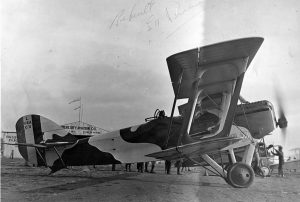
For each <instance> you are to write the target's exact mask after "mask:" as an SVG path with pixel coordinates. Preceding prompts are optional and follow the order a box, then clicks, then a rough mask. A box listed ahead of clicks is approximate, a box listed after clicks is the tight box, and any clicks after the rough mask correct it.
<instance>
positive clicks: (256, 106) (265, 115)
mask: <svg viewBox="0 0 300 202" xmlns="http://www.w3.org/2000/svg"><path fill="white" fill-rule="evenodd" d="M234 124H235V125H237V126H242V127H245V128H247V129H248V130H249V131H250V133H251V135H252V137H253V138H255V139H260V138H263V137H264V136H265V135H269V134H270V133H271V132H272V131H273V130H274V129H275V128H276V118H275V113H274V108H273V105H272V103H271V102H269V101H267V100H263V101H258V102H253V103H246V104H240V105H238V106H237V108H236V113H235V117H234Z"/></svg>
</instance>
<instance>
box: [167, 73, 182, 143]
mask: <svg viewBox="0 0 300 202" xmlns="http://www.w3.org/2000/svg"><path fill="white" fill-rule="evenodd" d="M182 76H183V70H181V73H180V75H179V78H178V89H177V92H176V94H175V97H174V101H173V106H172V112H171V119H170V123H169V128H168V136H167V142H166V148H167V147H168V143H169V138H170V133H171V128H172V123H173V116H174V110H175V106H176V102H177V98H178V95H179V92H180V87H181V81H182Z"/></svg>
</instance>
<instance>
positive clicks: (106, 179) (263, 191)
mask: <svg viewBox="0 0 300 202" xmlns="http://www.w3.org/2000/svg"><path fill="white" fill-rule="evenodd" d="M110 168H111V167H110V166H97V168H96V169H92V167H91V172H83V171H82V167H77V168H73V169H68V170H67V169H65V170H61V171H59V172H57V173H55V174H54V175H53V176H48V175H47V174H48V173H49V170H48V169H46V168H34V167H26V166H24V161H23V160H21V159H13V160H12V159H7V158H2V159H1V201H2V202H5V201H52V202H54V201H55V202H58V201H143V202H146V201H164V202H165V201H185V202H187V201H205V202H206V201H300V172H298V171H297V172H293V173H288V174H286V177H285V178H280V177H276V175H272V176H271V177H267V178H260V177H256V178H255V181H254V183H253V184H252V186H251V187H249V188H246V189H236V188H232V187H231V186H229V185H228V184H226V182H225V181H224V180H223V179H221V178H219V177H215V176H203V173H204V171H203V170H202V169H200V168H196V169H195V168H194V170H192V171H184V172H183V175H176V171H175V168H172V169H173V170H172V174H171V175H166V174H164V166H163V165H162V164H159V165H157V166H156V174H149V173H137V172H124V171H122V170H121V167H120V166H118V167H117V171H110ZM133 170H134V171H135V170H136V168H133Z"/></svg>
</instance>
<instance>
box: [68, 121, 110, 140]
mask: <svg viewBox="0 0 300 202" xmlns="http://www.w3.org/2000/svg"><path fill="white" fill-rule="evenodd" d="M62 127H63V128H64V129H65V130H66V131H68V132H69V133H72V134H74V135H87V136H93V135H102V134H104V133H107V132H109V131H107V130H105V129H103V128H100V127H97V126H93V125H91V124H88V123H84V122H79V121H77V122H72V123H67V124H64V125H62Z"/></svg>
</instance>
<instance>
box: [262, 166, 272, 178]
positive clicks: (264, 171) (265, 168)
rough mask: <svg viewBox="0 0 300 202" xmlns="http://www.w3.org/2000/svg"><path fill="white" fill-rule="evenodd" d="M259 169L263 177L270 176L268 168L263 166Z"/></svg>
mask: <svg viewBox="0 0 300 202" xmlns="http://www.w3.org/2000/svg"><path fill="white" fill-rule="evenodd" d="M260 169H261V172H262V175H263V176H264V177H266V176H268V175H270V169H269V168H268V167H265V166H263V167H261V168H260Z"/></svg>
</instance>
